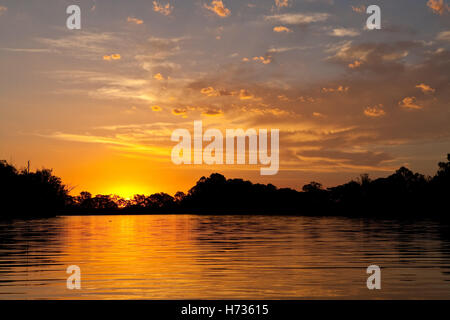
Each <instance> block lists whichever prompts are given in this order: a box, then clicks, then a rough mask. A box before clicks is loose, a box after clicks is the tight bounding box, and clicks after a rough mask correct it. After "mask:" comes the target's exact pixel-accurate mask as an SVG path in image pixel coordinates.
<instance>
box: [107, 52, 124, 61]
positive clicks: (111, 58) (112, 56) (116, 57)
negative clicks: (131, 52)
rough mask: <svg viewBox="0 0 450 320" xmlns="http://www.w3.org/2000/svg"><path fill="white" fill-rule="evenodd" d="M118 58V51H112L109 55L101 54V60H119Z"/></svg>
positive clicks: (120, 57)
mask: <svg viewBox="0 0 450 320" xmlns="http://www.w3.org/2000/svg"><path fill="white" fill-rule="evenodd" d="M120 59H122V56H121V55H120V54H118V53H114V54H112V55H109V56H103V60H106V61H112V60H120Z"/></svg>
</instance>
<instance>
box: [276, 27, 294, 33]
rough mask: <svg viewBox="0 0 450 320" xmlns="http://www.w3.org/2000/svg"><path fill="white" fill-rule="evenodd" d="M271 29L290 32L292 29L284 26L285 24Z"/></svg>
mask: <svg viewBox="0 0 450 320" xmlns="http://www.w3.org/2000/svg"><path fill="white" fill-rule="evenodd" d="M273 31H274V32H287V33H288V32H292V30H291V29H289V28H288V27H285V26H276V27H273Z"/></svg>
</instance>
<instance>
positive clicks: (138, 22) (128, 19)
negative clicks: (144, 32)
mask: <svg viewBox="0 0 450 320" xmlns="http://www.w3.org/2000/svg"><path fill="white" fill-rule="evenodd" d="M127 22H130V23H134V24H137V25H139V24H143V23H144V20H141V19H138V18H133V17H128V18H127Z"/></svg>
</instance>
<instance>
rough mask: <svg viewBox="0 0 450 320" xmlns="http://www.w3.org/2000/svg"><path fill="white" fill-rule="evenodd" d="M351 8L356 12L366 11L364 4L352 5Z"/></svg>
mask: <svg viewBox="0 0 450 320" xmlns="http://www.w3.org/2000/svg"><path fill="white" fill-rule="evenodd" d="M352 10H353V11H354V12H357V13H365V12H366V6H364V5H361V6H359V7H356V6H352Z"/></svg>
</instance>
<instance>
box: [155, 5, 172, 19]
mask: <svg viewBox="0 0 450 320" xmlns="http://www.w3.org/2000/svg"><path fill="white" fill-rule="evenodd" d="M153 11H155V12H159V13H161V14H162V15H165V16H169V15H170V14H171V13H172V11H173V6H172V5H170V3H169V2H168V3H166V4H165V5H162V4H161V3H160V2H158V1H153Z"/></svg>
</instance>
